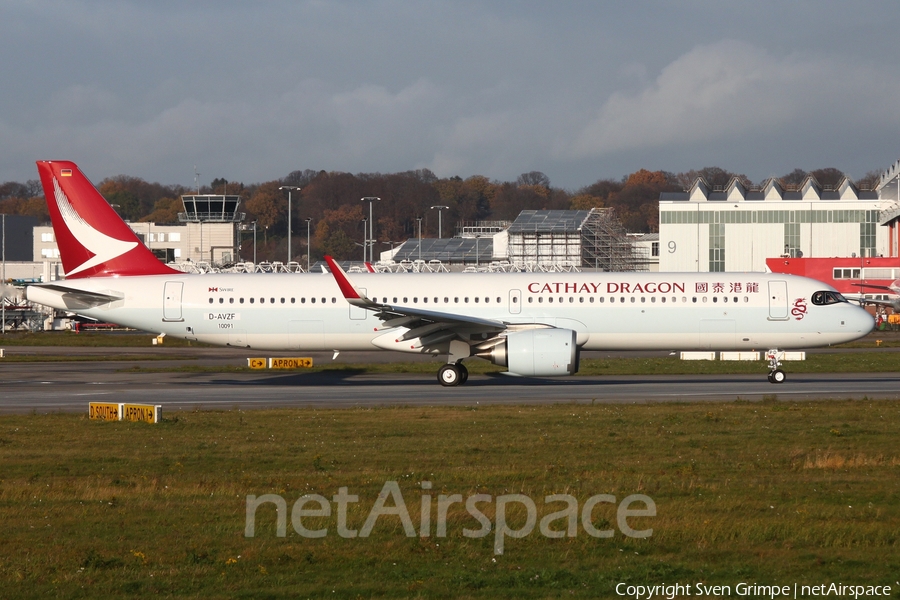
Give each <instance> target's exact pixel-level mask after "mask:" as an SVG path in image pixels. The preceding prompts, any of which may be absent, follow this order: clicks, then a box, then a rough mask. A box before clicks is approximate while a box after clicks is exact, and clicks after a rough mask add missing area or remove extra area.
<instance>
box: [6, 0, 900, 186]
mask: <svg viewBox="0 0 900 600" xmlns="http://www.w3.org/2000/svg"><path fill="white" fill-rule="evenodd" d="M866 10H871V11H872V13H871V14H866ZM876 12H877V15H876V14H875V13H876ZM0 14H2V15H3V18H2V19H0V52H2V53H3V56H6V57H13V58H10V59H8V60H5V61H3V62H2V63H0V78H2V80H3V81H4V82H5V84H4V85H3V86H0V142H2V143H0V181H5V180H18V181H24V180H25V179H31V178H34V177H35V171H34V164H33V161H34V160H37V159H42V158H69V159H72V160H75V161H77V162H79V163H80V164H81V165H82V168H83V169H85V171H86V172H87V173H88V174H89V175H90V176H91V177H93V178H95V179H102V178H103V177H107V176H110V175H116V174H120V173H124V174H129V175H135V176H139V177H143V178H145V179H147V180H150V181H160V182H163V183H183V184H189V183H191V181H192V179H193V175H192V174H193V166H194V165H195V164H196V165H198V169H199V170H200V171H201V173H202V176H201V179H202V180H204V181H209V180H211V179H212V178H214V177H226V178H227V179H229V180H242V181H245V182H247V183H250V182H259V181H266V180H269V179H274V178H277V177H281V176H283V175H285V174H287V173H288V172H290V171H292V170H294V169H302V168H315V169H328V170H343V171H351V172H358V171H367V172H371V171H382V172H392V171H403V170H407V169H415V168H422V167H427V168H430V169H432V170H434V171H435V172H436V173H438V175H441V176H450V175H461V176H464V177H465V176H468V175H472V174H476V173H480V174H484V175H488V176H489V177H493V178H498V179H514V178H515V177H516V176H517V175H518V174H519V173H522V172H526V171H530V170H541V171H544V172H546V173H547V174H548V175H549V176H550V178H551V180H552V181H553V183H554V184H556V185H564V186H567V187H570V188H575V187H578V186H582V185H586V184H589V183H591V182H593V181H595V180H596V179H598V178H601V177H610V176H621V175H624V174H626V173H628V172H631V171H633V170H635V169H638V168H641V167H646V168H665V169H668V170H673V171H677V170H683V169H688V168H693V167H702V166H705V165H709V164H719V165H721V166H723V167H726V168H730V169H734V170H739V171H742V172H745V173H747V174H748V175H750V176H751V177H753V178H761V177H763V176H766V175H770V174H780V173H782V172H786V171H789V170H790V169H792V168H793V167H794V166H804V167H806V168H815V167H820V166H837V167H839V168H843V169H845V170H848V171H851V172H854V173H856V174H862V172H864V171H866V170H868V169H871V168H876V167H879V166H884V165H886V164H888V163H890V162H892V161H893V160H894V159H895V158H896V155H898V154H900V144H897V143H896V141H895V139H894V138H896V137H897V133H898V131H897V129H898V118H897V117H896V116H895V114H896V111H895V110H894V109H893V104H894V101H893V100H892V99H893V98H896V97H897V94H896V92H897V89H896V88H897V84H896V83H894V79H893V78H892V77H891V76H890V75H891V72H892V70H893V67H892V65H893V64H894V62H895V59H896V58H897V54H898V53H897V51H896V50H893V46H895V45H893V44H880V43H876V42H877V41H878V40H881V39H888V38H890V37H891V36H893V32H892V31H891V26H890V23H891V22H892V21H894V20H896V19H895V17H898V16H900V7H897V6H896V5H895V3H893V2H888V1H883V2H874V3H873V4H871V5H866V6H865V7H864V8H863V9H860V8H858V7H850V6H844V4H843V3H841V2H837V1H834V2H819V1H813V0H807V1H800V2H796V3H791V4H789V5H784V4H783V3H780V2H775V1H774V0H772V1H771V2H770V1H766V0H763V1H761V2H759V3H753V5H752V6H750V5H738V6H734V7H730V8H724V7H723V6H722V5H721V4H720V3H708V2H703V1H700V0H685V1H682V2H673V3H657V2H647V3H644V2H640V1H637V2H633V3H628V4H621V5H620V3H595V2H571V3H552V4H550V3H538V2H522V3H503V2H491V1H487V0H469V1H460V2H446V1H441V0H432V1H429V2H421V3H408V2H400V1H399V0H371V1H363V0H356V1H349V0H348V1H345V2H340V1H335V2H319V1H313V0H311V1H307V2H267V3H253V4H250V3H243V2H199V3H178V2H168V1H155V2H134V1H129V0H121V1H118V2H99V1H95V0H76V1H67V2H62V1H55V2H48V1H35V2H27V3H26V2H16V1H12V0H9V1H4V0H0ZM23 49H24V50H23ZM847 140H852V143H851V144H849V145H848V143H847Z"/></svg>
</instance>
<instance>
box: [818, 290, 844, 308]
mask: <svg viewBox="0 0 900 600" xmlns="http://www.w3.org/2000/svg"><path fill="white" fill-rule="evenodd" d="M846 301H847V299H846V298H844V297H843V296H841V295H840V294H839V293H837V292H826V291H822V292H815V293H814V294H813V295H812V303H813V304H816V305H818V306H824V305H825V304H837V303H838V302H846Z"/></svg>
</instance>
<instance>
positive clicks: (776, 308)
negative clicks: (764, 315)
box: [769, 281, 788, 321]
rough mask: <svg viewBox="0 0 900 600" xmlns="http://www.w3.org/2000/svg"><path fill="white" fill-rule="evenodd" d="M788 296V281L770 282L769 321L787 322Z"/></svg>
mask: <svg viewBox="0 0 900 600" xmlns="http://www.w3.org/2000/svg"><path fill="white" fill-rule="evenodd" d="M787 319H788V294H787V281H770V282H769V320H770V321H787Z"/></svg>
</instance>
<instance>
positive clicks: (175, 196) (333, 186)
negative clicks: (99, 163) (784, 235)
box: [0, 167, 880, 260]
mask: <svg viewBox="0 0 900 600" xmlns="http://www.w3.org/2000/svg"><path fill="white" fill-rule="evenodd" d="M808 175H812V176H814V177H815V178H816V180H817V181H818V182H819V183H820V184H822V185H831V186H834V185H836V184H837V183H838V182H839V181H840V180H841V178H842V177H843V176H844V173H843V172H841V171H840V170H838V169H834V168H827V169H817V170H814V171H810V172H807V171H804V170H802V169H794V170H793V171H791V172H790V173H787V174H785V175H783V176H782V177H780V178H778V179H779V181H780V182H781V183H782V185H785V186H788V185H798V184H800V183H802V182H803V181H804V180H805V178H806V177H807V176H808ZM879 175H880V171H871V172H869V173H867V174H866V176H865V177H864V178H862V179H860V180H858V181H857V184H861V185H863V184H864V185H868V186H870V187H872V186H874V185H875V183H877V181H878V177H879ZM697 177H704V178H705V179H706V181H707V182H708V183H709V184H710V185H712V186H725V185H727V184H728V182H729V181H731V179H732V178H733V177H737V178H739V179H740V180H741V181H742V182H743V183H744V185H746V186H748V187H749V186H751V185H752V182H751V181H750V180H749V179H748V178H747V177H746V176H745V175H743V174H738V173H732V172H730V171H727V170H725V169H722V168H719V167H706V168H703V169H699V170H691V171H686V172H683V173H677V174H675V173H670V172H667V171H648V170H646V169H640V170H638V171H635V172H634V173H631V174H629V175H626V176H625V177H622V178H621V179H601V180H598V181H597V182H595V183H593V184H591V185H588V186H585V187H583V188H581V189H579V190H576V191H574V192H573V191H568V190H565V189H562V188H558V187H554V186H552V185H551V183H550V180H549V178H548V177H547V176H546V175H545V174H544V173H541V172H539V171H532V172H529V173H523V174H522V175H520V176H519V177H518V178H517V179H516V181H502V182H501V181H496V180H491V179H489V178H487V177H484V176H482V175H473V176H472V177H468V178H466V179H463V178H461V177H449V178H444V179H441V178H438V177H437V176H436V175H435V174H434V173H432V172H431V171H430V170H428V169H418V170H415V171H406V172H402V173H388V174H383V173H357V174H355V175H354V174H351V173H343V172H328V171H314V170H310V169H306V170H298V171H293V172H291V173H289V174H288V175H287V176H285V177H284V178H282V179H278V180H274V181H267V182H264V183H254V184H249V185H245V184H243V183H241V182H232V181H227V180H226V179H224V178H217V179H215V180H213V181H212V182H211V183H210V184H209V185H207V186H203V187H201V188H200V190H199V193H201V194H226V193H227V194H233V195H239V196H240V197H241V210H242V211H244V212H246V213H247V217H246V222H254V221H255V222H256V223H257V232H258V243H257V256H258V259H259V260H273V259H276V260H277V259H283V257H284V255H285V251H286V249H287V227H288V225H287V223H288V218H287V211H288V197H287V192H286V191H284V190H280V189H279V188H280V187H283V186H296V187H300V188H301V190H300V191H299V192H297V191H295V192H293V193H292V199H291V209H292V216H291V218H292V237H293V238H294V241H293V243H292V248H294V249H296V252H295V257H294V258H295V259H300V258H301V257H302V256H305V254H306V248H305V242H306V225H305V220H306V219H311V221H310V225H311V237H312V239H311V246H312V253H311V256H312V258H313V260H315V259H318V258H321V256H322V255H324V254H331V255H332V256H335V257H337V258H341V259H346V258H356V257H359V256H361V249H360V246H361V244H362V241H363V239H364V237H365V232H364V229H363V228H364V221H363V220H364V219H366V218H368V214H369V213H368V203H367V202H361V201H360V199H361V198H364V197H371V196H375V197H379V198H381V201H379V202H375V206H374V209H373V213H374V220H375V224H374V225H375V227H374V230H375V238H376V239H377V240H378V243H379V244H380V245H376V249H375V250H376V254H377V253H378V252H380V251H383V250H387V249H388V248H389V246H390V245H396V244H397V243H399V242H402V241H404V240H406V239H409V238H414V237H416V236H417V235H418V227H419V220H418V219H419V218H421V227H422V237H437V236H438V214H437V213H438V210H437V209H431V207H432V206H446V207H447V208H446V209H443V212H442V215H441V216H442V218H441V221H442V229H443V232H442V233H443V235H444V237H451V236H452V235H453V234H454V227H455V226H456V224H458V223H464V222H474V221H483V220H496V221H503V220H513V219H515V218H516V216H517V215H518V214H519V212H520V211H522V210H569V209H572V210H588V209H591V208H601V207H608V208H613V209H614V210H615V213H616V215H617V217H618V218H619V220H620V221H621V222H622V224H623V225H624V226H625V228H626V229H627V230H628V231H631V232H647V233H650V232H657V231H659V208H658V202H659V195H660V193H662V192H679V191H683V190H685V189H687V188H689V187H690V186H691V185H693V183H694V181H695V180H696V179H697ZM97 189H98V190H99V191H100V193H101V194H102V195H103V197H104V198H106V200H107V201H108V202H109V203H110V204H111V205H113V206H114V207H115V208H116V210H117V211H118V212H119V214H120V215H121V216H122V217H123V218H124V219H126V220H129V221H149V222H154V223H158V224H171V223H177V222H178V213H179V212H182V211H183V206H182V203H181V198H180V197H181V195H183V194H191V193H196V192H197V190H196V188H193V189H189V188H186V187H184V186H180V185H163V184H159V183H148V182H146V181H144V180H143V179H140V178H138V177H131V176H127V175H117V176H115V177H109V178H107V179H104V180H103V181H101V182H100V184H99V185H98V186H97ZM0 213H6V214H14V215H28V216H33V217H37V218H39V219H41V221H42V222H49V216H48V214H47V206H46V202H45V200H44V198H43V193H42V190H41V186H40V182H39V181H37V180H29V181H26V182H25V183H18V182H6V183H4V184H2V185H0ZM241 243H242V248H241V255H242V256H244V257H248V256H252V254H253V249H252V247H251V245H252V243H253V242H252V239H246V238H245V239H243V240H242V242H241Z"/></svg>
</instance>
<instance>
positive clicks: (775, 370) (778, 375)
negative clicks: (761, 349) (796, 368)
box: [766, 348, 787, 383]
mask: <svg viewBox="0 0 900 600" xmlns="http://www.w3.org/2000/svg"><path fill="white" fill-rule="evenodd" d="M782 356H784V353H783V352H782V351H781V350H778V349H777V348H775V349H773V350H769V351H768V352H766V358H767V359H769V383H784V380H785V379H787V375H785V373H784V371H782V370H781V369H780V367H781V357H782Z"/></svg>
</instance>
